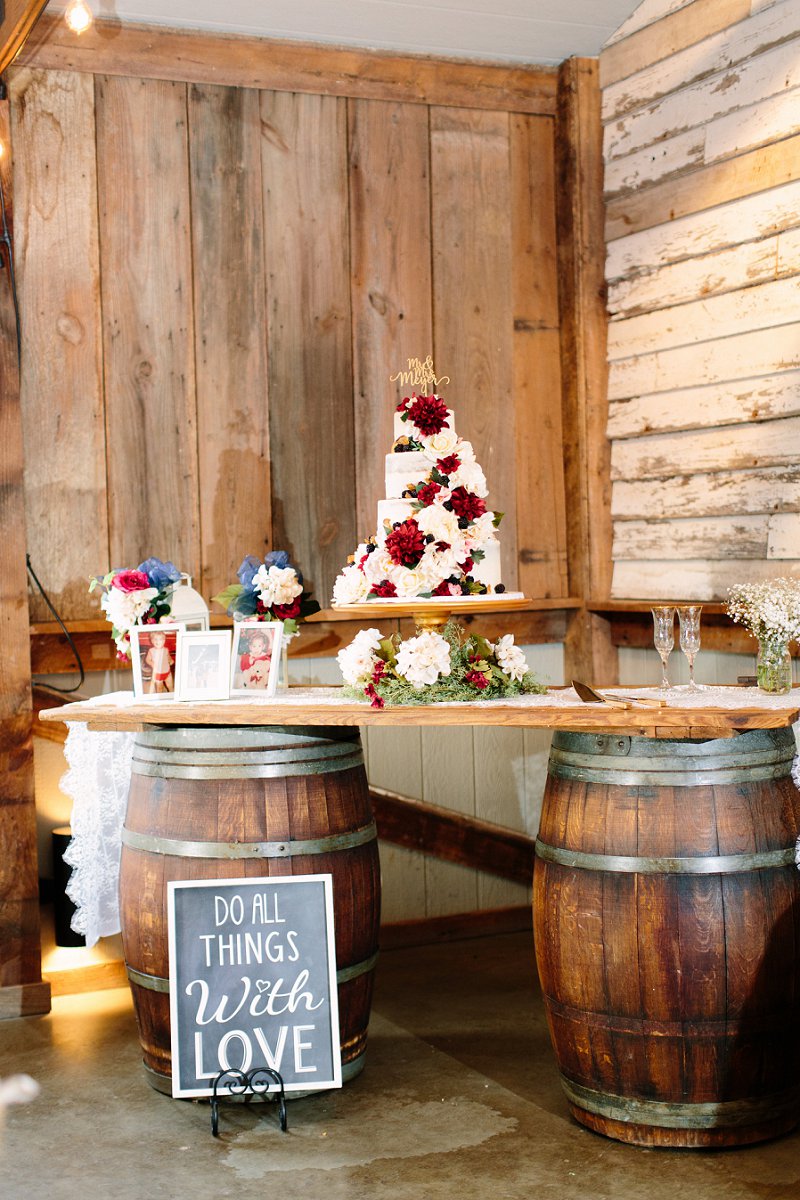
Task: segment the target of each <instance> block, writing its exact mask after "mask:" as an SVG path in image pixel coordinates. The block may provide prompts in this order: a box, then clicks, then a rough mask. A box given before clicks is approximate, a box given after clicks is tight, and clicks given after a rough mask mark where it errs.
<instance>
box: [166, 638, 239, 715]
mask: <svg viewBox="0 0 800 1200" xmlns="http://www.w3.org/2000/svg"><path fill="white" fill-rule="evenodd" d="M231 645H232V641H231V631H230V630H229V629H215V630H205V629H192V630H186V629H184V630H182V632H181V635H180V637H179V638H178V668H177V672H176V675H177V687H176V691H177V698H178V700H199V701H204V700H227V699H228V693H229V670H230V661H231Z"/></svg>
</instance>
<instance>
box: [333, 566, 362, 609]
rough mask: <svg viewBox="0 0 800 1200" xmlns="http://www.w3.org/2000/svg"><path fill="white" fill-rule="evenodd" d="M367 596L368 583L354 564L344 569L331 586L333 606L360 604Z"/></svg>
mask: <svg viewBox="0 0 800 1200" xmlns="http://www.w3.org/2000/svg"><path fill="white" fill-rule="evenodd" d="M368 595H369V583H368V582H367V579H366V576H365V575H364V572H363V571H361V570H360V569H359V568H358V567H357V566H356V565H355V564H353V565H352V566H349V567H345V569H344V570H343V571H342V573H341V575H337V577H336V582H335V583H334V585H333V603H334V604H360V603H361V601H362V600H366V598H367V596H368Z"/></svg>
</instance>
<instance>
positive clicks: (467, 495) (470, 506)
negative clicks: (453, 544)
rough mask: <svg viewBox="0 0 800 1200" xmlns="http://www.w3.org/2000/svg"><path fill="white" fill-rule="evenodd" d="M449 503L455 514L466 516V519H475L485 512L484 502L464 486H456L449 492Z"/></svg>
mask: <svg viewBox="0 0 800 1200" xmlns="http://www.w3.org/2000/svg"><path fill="white" fill-rule="evenodd" d="M450 503H451V504H452V506H453V512H454V513H455V514H456V516H458V517H466V518H467V520H468V521H475V520H477V518H478V517H482V516H483V514H484V513H485V512H486V502H485V501H484V500H483V499H481V497H480V496H475V495H474V494H473V493H472V492H468V491H467V489H466V488H465V487H457V488H455V490H454V491H452V492H451V493H450Z"/></svg>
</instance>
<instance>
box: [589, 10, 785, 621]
mask: <svg viewBox="0 0 800 1200" xmlns="http://www.w3.org/2000/svg"><path fill="white" fill-rule="evenodd" d="M600 78H601V85H602V89H603V122H604V157H605V188H606V200H607V271H606V275H607V283H608V305H609V311H610V314H611V321H610V326H609V342H608V355H609V401H610V405H609V407H610V415H609V426H608V432H609V437H610V438H611V440H612V456H611V458H612V479H613V492H612V515H613V519H614V543H613V558H614V574H613V585H612V592H613V595H615V596H618V597H641V598H648V597H651V598H652V597H664V598H667V599H669V598H680V597H696V598H697V599H712V598H724V596H725V592H726V589H727V587H728V586H729V585H730V584H731V583H733V582H738V581H743V580H748V579H760V578H764V577H770V576H774V575H779V574H796V573H798V572H800V2H799V0H725V2H714V0H688V2H687V0H644V3H642V4H641V5H640V6H639V8H638V9H637V10H636V12H635V13H634V14H633V16H632V17H631V18H630V19H629V20H628V21H627V22H626V23H625V24H624V25H623V26H622V27H621V28H620V29H619V30H618V31H617V33H616V34H615V35H614V37H613V38H612V39H611V40H610V41H609V43H608V44H607V46H606V47H605V49H604V50H603V52H602V54H601V57H600Z"/></svg>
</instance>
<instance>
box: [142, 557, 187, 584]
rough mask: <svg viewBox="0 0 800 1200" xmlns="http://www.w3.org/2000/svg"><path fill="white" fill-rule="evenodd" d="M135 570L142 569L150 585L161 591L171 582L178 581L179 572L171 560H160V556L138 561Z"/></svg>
mask: <svg viewBox="0 0 800 1200" xmlns="http://www.w3.org/2000/svg"><path fill="white" fill-rule="evenodd" d="M136 569H137V571H144V573H145V575H146V576H147V578H148V579H149V580H150V586H151V587H154V588H158V590H159V591H160V592H163V591H164V589H165V588H166V587H169V585H170V584H171V583H178V581H179V580H180V577H181V573H180V571H179V570H178V568H177V567H176V566H175V564H174V563H172V562H162V561H161V559H160V558H146V559H145V560H144V562H142V563H139V566H138V567H137V568H136Z"/></svg>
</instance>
